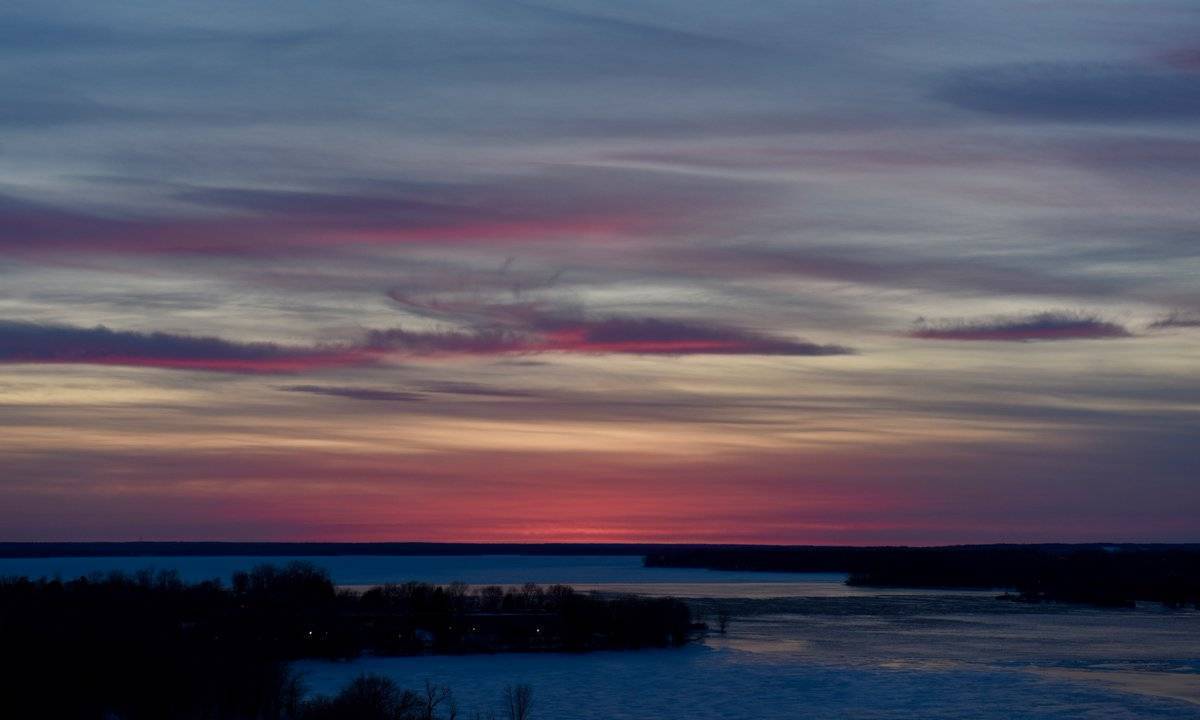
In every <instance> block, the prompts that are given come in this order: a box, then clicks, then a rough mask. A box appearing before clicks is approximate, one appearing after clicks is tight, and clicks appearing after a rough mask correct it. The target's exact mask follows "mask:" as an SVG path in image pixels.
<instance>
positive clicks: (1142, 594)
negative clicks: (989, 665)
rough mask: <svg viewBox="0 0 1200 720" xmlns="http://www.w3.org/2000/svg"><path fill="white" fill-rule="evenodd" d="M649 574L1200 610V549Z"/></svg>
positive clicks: (1000, 553)
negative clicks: (842, 577)
mask: <svg viewBox="0 0 1200 720" xmlns="http://www.w3.org/2000/svg"><path fill="white" fill-rule="evenodd" d="M645 564H646V565H647V566H648V567H690V568H707V569H711V570H741V571H776V572H845V573H849V574H850V578H849V580H848V581H847V582H848V583H849V584H851V585H862V586H874V587H909V588H914V587H915V588H971V589H996V590H1007V591H1012V592H1013V593H1014V594H1012V595H1009V596H1007V597H1009V598H1010V599H1014V600H1021V601H1025V602H1043V601H1054V602H1078V603H1089V604H1093V605H1099V606H1105V607H1132V606H1133V604H1134V603H1135V602H1136V601H1138V600H1146V601H1155V602H1161V603H1163V604H1164V605H1167V606H1169V607H1182V606H1185V605H1192V606H1195V607H1200V545H1195V544H1189V545H1158V544H1154V545H1149V544H1113V545H1099V544H1092V545H958V546H950V547H931V548H912V547H860V548H851V547H762V546H757V547H756V546H740V547H708V548H673V549H667V550H660V551H657V552H653V553H650V554H648V555H647V556H646V559H645Z"/></svg>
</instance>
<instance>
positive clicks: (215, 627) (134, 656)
mask: <svg viewBox="0 0 1200 720" xmlns="http://www.w3.org/2000/svg"><path fill="white" fill-rule="evenodd" d="M697 629H699V628H698V627H697V626H695V625H693V623H692V621H691V613H690V611H689V609H688V606H687V605H686V604H684V603H683V602H681V601H678V600H674V599H670V598H655V599H649V598H638V597H631V596H626V597H602V596H599V595H595V594H591V595H585V594H581V593H577V592H575V591H574V590H572V589H571V588H569V587H566V586H562V585H556V586H551V587H548V588H541V587H538V586H536V585H525V586H522V587H519V588H509V589H502V588H499V587H487V588H481V589H478V590H474V591H472V590H468V588H467V587H466V586H465V585H462V584H461V583H456V584H451V585H448V586H434V585H429V584H425V583H405V584H401V585H385V586H381V587H377V588H373V589H371V590H368V591H366V592H364V593H362V594H357V593H353V592H350V591H344V590H343V591H338V590H337V588H336V587H335V586H334V584H333V582H332V581H331V580H330V578H329V576H328V575H327V574H326V573H325V571H323V570H321V569H319V568H316V567H315V566H312V565H310V564H307V563H298V562H297V563H292V564H289V565H287V566H286V567H283V568H277V567H273V566H269V565H266V566H260V567H257V568H255V569H254V570H252V571H250V572H246V573H238V574H236V575H235V576H234V579H233V582H232V585H231V586H225V585H223V584H222V583H221V582H220V581H217V580H212V581H205V582H200V583H195V584H188V583H184V582H181V581H180V580H179V579H178V576H177V575H176V574H175V573H173V572H158V573H152V572H142V573H137V574H134V575H126V574H121V573H112V574H106V575H97V576H92V577H88V578H79V579H76V580H71V581H67V582H63V581H59V580H29V579H26V578H17V579H6V580H0V638H2V639H3V640H2V642H0V652H2V653H3V656H4V665H5V667H6V668H8V670H7V671H6V672H5V673H4V675H5V677H4V680H5V682H6V684H7V685H8V687H10V688H12V691H10V692H8V693H6V695H7V696H8V700H10V701H12V702H17V698H25V699H27V700H30V701H36V702H37V703H38V705H37V707H38V708H39V712H38V713H37V714H36V715H31V716H30V717H33V716H36V717H63V718H75V717H80V718H106V717H117V718H128V719H130V720H133V719H138V718H172V717H189V718H190V717H196V718H208V717H212V718H218V717H247V718H284V717H287V718H291V717H300V715H298V714H297V713H300V712H301V710H300V709H298V708H300V705H298V703H299V698H300V697H301V695H302V693H301V691H300V689H299V687H298V685H297V681H296V679H295V678H294V677H293V676H292V675H291V674H290V671H289V670H288V667H287V662H288V661H290V660H296V659H300V658H328V659H349V658H353V657H357V656H359V655H361V654H364V653H369V654H373V655H409V654H420V653H479V652H483V653H492V652H507V651H523V652H530V651H551V650H554V651H585V650H596V649H633V648H641V647H667V646H674V645H680V644H683V643H685V642H687V640H688V639H689V637H691V636H692V635H693V634H694V632H695V631H696V630H697ZM0 702H4V699H0ZM331 702H333V701H331ZM309 705H310V706H311V707H309V710H312V708H314V707H316V706H315V705H312V704H311V703H310V704H309ZM306 707H308V706H306ZM305 712H307V710H306V711H305ZM313 712H315V710H313ZM0 714H3V711H2V710H0ZM13 717H16V715H13ZM313 717H317V716H316V715H314V716H313ZM320 717H327V715H320ZM397 717H401V716H400V715H397ZM403 717H407V715H405V716H403Z"/></svg>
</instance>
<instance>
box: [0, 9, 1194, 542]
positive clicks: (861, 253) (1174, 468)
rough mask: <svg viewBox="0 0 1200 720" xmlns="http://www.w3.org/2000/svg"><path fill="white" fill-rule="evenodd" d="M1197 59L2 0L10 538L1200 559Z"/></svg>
mask: <svg viewBox="0 0 1200 720" xmlns="http://www.w3.org/2000/svg"><path fill="white" fill-rule="evenodd" d="M1197 38H1200V7H1198V6H1197V5H1196V4H1195V3H1194V2H1166V1H1164V2H1158V1H1151V2H1117V1H1111V2H1076V1H1074V0H1058V1H1056V2H1049V1H1038V2H1035V1H1032V0H1030V1H1020V0H1004V1H1001V2H973V1H966V2H963V1H954V2H950V1H949V0H947V1H945V2H913V3H896V2H859V1H856V0H850V1H847V2H837V3H834V2H820V3H817V2H799V1H795V0H793V1H790V2H783V1H780V0H764V1H762V2H755V3H750V4H747V3H734V2H712V1H709V0H688V1H687V2H683V1H682V0H679V1H665V2H660V1H657V0H638V1H636V2H634V1H632V0H628V1H623V0H609V1H607V2H582V1H574V2H544V3H534V2H513V1H507V2H499V1H494V2H489V1H483V0H479V1H459V0H438V1H436V2H424V1H423V0H414V1H412V2H339V3H334V2H315V1H314V2H256V3H245V2H204V3H191V2H161V1H160V2H155V3H141V2H137V3H135V2H112V3H95V2H73V1H69V0H64V1H61V2H55V3H45V2H24V1H22V0H15V1H13V2H9V3H6V4H5V6H4V8H3V9H0V60H2V62H0V91H2V93H3V95H2V97H3V100H4V102H3V103H2V105H0V423H2V424H3V432H2V433H0V536H2V537H3V538H4V539H44V540H49V539H123V538H137V537H144V538H147V539H154V538H161V539H168V538H184V539H193V538H217V539H363V540H382V539H396V540H419V539H431V540H446V539H462V540H546V539H553V540H595V539H603V540H672V541H692V540H695V541H737V542H743V541H746V542H836V543H877V542H911V543H935V542H964V541H994V540H1006V541H1022V540H1102V539H1103V540H1200V525H1198V524H1197V522H1196V521H1195V518H1196V517H1198V516H1200V486H1198V485H1197V478H1198V477H1200V463H1198V462H1197V455H1198V453H1197V450H1196V446H1197V441H1196V438H1197V437H1200V202H1198V201H1197V198H1198V197H1200V40H1198V39H1197Z"/></svg>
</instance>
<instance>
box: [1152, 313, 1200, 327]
mask: <svg viewBox="0 0 1200 720" xmlns="http://www.w3.org/2000/svg"><path fill="white" fill-rule="evenodd" d="M1148 327H1149V328H1150V329H1151V330H1167V329H1169V328H1200V315H1188V314H1185V313H1180V312H1173V313H1171V314H1169V315H1165V316H1163V317H1161V318H1159V319H1158V320H1155V321H1154V322H1152V323H1150V325H1149V326H1148Z"/></svg>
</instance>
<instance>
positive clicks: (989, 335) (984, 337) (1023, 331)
mask: <svg viewBox="0 0 1200 720" xmlns="http://www.w3.org/2000/svg"><path fill="white" fill-rule="evenodd" d="M909 336H910V337H914V338H920V339H922V340H965V341H973V340H974V341H990V342H1029V341H1035V340H1037V341H1045V340H1097V339H1107V338H1124V337H1131V334H1130V332H1129V331H1128V330H1127V329H1125V327H1124V326H1122V325H1119V324H1117V323H1114V322H1110V321H1108V320H1104V319H1102V318H1100V317H1098V316H1096V315H1090V314H1086V313H1071V312H1054V311H1051V312H1041V313H1035V314H1032V315H1022V316H1015V317H1013V316H1007V317H1005V316H1001V317H990V318H983V319H975V320H970V319H959V320H940V321H932V322H930V321H927V320H924V319H922V320H919V321H918V322H917V327H916V329H914V330H913V331H912V332H910V333H909Z"/></svg>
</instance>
